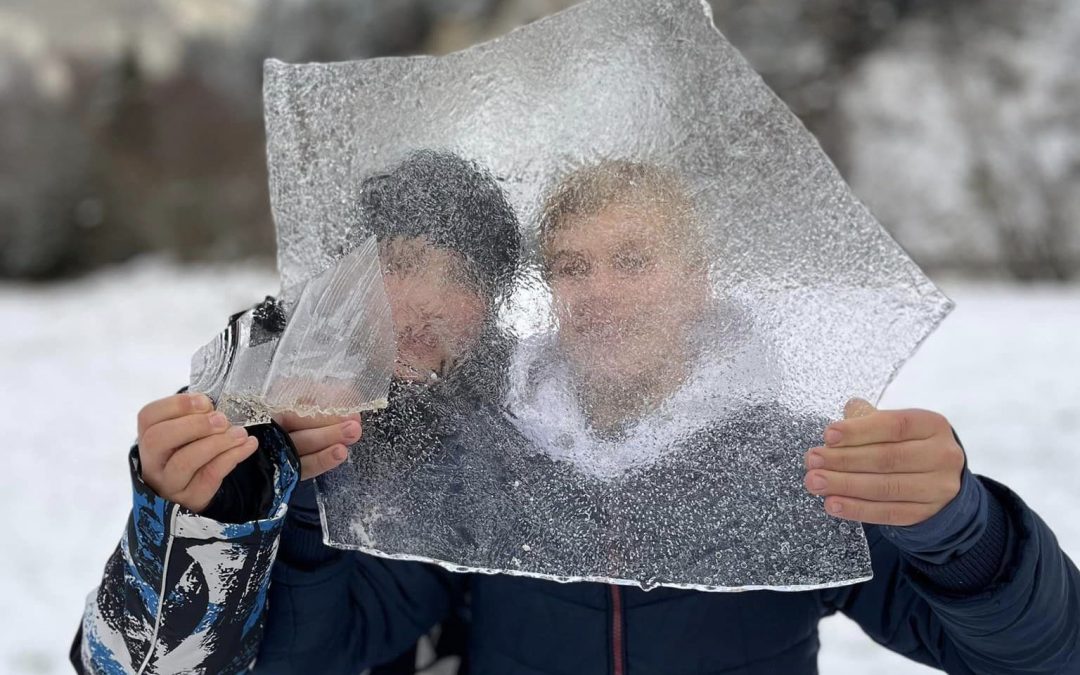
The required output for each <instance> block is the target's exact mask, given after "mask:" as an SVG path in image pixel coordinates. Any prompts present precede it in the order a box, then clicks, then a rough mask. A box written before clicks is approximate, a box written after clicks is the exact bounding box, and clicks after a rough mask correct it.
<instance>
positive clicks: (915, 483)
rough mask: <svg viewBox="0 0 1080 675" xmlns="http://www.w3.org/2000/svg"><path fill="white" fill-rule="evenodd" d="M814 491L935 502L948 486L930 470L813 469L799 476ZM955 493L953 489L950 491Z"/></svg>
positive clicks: (943, 494) (893, 499)
mask: <svg viewBox="0 0 1080 675" xmlns="http://www.w3.org/2000/svg"><path fill="white" fill-rule="evenodd" d="M803 481H804V483H805V484H806V488H807V489H808V490H809V491H810V492H812V493H813V494H816V495H822V496H824V495H840V496H844V497H855V498H857V499H865V500H868V501H876V502H918V503H920V504H938V503H941V502H942V500H944V499H946V496H947V495H948V493H949V491H950V490H951V489H952V486H951V485H949V484H948V482H947V481H945V480H944V477H939V476H938V475H937V474H930V473H841V472H838V471H824V470H821V469H815V470H813V471H811V472H809V473H807V474H806V477H805V478H804V479H803ZM952 494H953V495H955V494H956V492H955V491H952Z"/></svg>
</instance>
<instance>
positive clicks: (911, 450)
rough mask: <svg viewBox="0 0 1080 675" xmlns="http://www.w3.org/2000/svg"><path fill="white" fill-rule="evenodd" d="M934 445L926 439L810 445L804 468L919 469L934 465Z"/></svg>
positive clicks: (896, 471) (927, 469)
mask: <svg viewBox="0 0 1080 675" xmlns="http://www.w3.org/2000/svg"><path fill="white" fill-rule="evenodd" d="M937 454H938V453H937V448H936V446H934V445H932V444H931V443H929V442H927V441H904V442H903V443H875V444H873V445H861V446H856V447H852V448H830V447H828V446H825V447H816V448H810V451H809V452H807V453H806V458H805V465H806V468H807V469H830V470H832V471H844V472H848V473H919V472H923V471H930V470H932V469H935V468H937V465H938V458H937Z"/></svg>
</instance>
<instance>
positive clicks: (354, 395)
mask: <svg viewBox="0 0 1080 675" xmlns="http://www.w3.org/2000/svg"><path fill="white" fill-rule="evenodd" d="M395 354H396V349H395V346H394V334H393V327H392V324H391V320H390V305H389V303H388V302H387V299H386V293H385V291H384V289H383V285H382V275H381V270H380V265H379V258H378V253H377V249H376V243H375V239H374V238H373V237H368V238H367V239H366V240H364V241H363V242H361V243H360V244H359V245H358V246H357V247H356V248H355V249H353V250H352V251H351V252H350V253H349V254H348V255H346V256H345V257H343V258H342V259H341V260H339V261H338V262H337V263H336V264H335V265H334V266H333V267H331V268H329V269H327V270H325V271H323V272H322V273H321V274H319V275H317V276H315V277H312V278H310V279H308V280H306V281H303V282H300V283H299V284H297V285H295V286H293V287H291V288H287V289H285V290H284V291H283V292H282V293H281V296H280V297H279V298H277V299H272V298H267V300H266V301H265V302H263V303H262V304H260V305H258V306H256V307H255V308H253V309H250V310H248V311H246V312H241V313H239V314H236V315H234V316H233V317H232V319H231V320H230V321H229V325H228V326H227V327H226V329H225V330H224V331H223V332H222V333H221V334H219V335H218V336H217V337H216V338H215V339H214V340H212V341H211V342H209V343H208V344H206V345H205V346H203V347H202V348H201V349H199V350H198V351H197V352H196V353H195V355H194V356H193V357H192V359H191V383H190V386H189V388H190V390H191V391H200V392H204V393H206V394H208V395H210V397H211V398H213V400H214V401H216V403H217V408H218V410H221V411H222V412H224V413H225V414H226V415H227V416H228V417H229V421H230V422H232V423H233V424H240V425H247V424H258V423H261V422H266V421H268V420H269V419H270V417H271V416H272V415H273V414H275V413H279V412H285V411H292V412H296V413H299V414H301V415H311V414H316V413H322V414H330V415H347V414H351V413H357V412H362V411H366V410H375V409H378V408H382V407H385V406H386V397H387V395H388V389H389V386H390V377H391V374H392V372H393V369H394V358H395Z"/></svg>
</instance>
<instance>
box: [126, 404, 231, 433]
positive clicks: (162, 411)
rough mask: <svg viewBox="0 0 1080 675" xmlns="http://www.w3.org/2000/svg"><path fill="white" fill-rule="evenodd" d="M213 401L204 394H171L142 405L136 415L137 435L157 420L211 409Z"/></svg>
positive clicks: (161, 420)
mask: <svg viewBox="0 0 1080 675" xmlns="http://www.w3.org/2000/svg"><path fill="white" fill-rule="evenodd" d="M213 407H214V406H213V403H211V402H210V398H209V397H208V396H206V394H173V395H172V396H166V397H165V398H160V399H158V400H156V401H152V402H150V403H147V404H146V405H145V406H143V408H142V410H140V411H139V415H138V418H137V419H138V429H139V433H138V435H139V436H142V435H143V432H144V431H146V430H147V429H149V428H150V427H152V426H154V425H155V424H157V423H159V422H164V421H165V420H171V419H173V418H176V417H185V416H187V415H192V414H195V413H207V412H210V411H211V410H213Z"/></svg>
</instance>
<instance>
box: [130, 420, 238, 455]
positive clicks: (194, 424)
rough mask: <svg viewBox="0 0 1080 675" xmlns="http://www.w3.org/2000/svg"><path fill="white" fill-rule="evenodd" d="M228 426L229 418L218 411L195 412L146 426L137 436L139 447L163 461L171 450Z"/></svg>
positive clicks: (217, 432)
mask: <svg viewBox="0 0 1080 675" xmlns="http://www.w3.org/2000/svg"><path fill="white" fill-rule="evenodd" d="M228 428H229V420H228V419H227V418H226V417H225V415H223V414H222V413H220V412H212V413H196V414H193V415H185V416H183V417H175V418H172V419H167V420H165V421H163V422H158V423H157V424H153V425H151V426H149V427H147V428H146V429H145V430H144V431H143V433H142V434H141V435H140V436H139V447H140V448H142V449H143V450H145V451H147V452H150V453H153V454H154V455H155V456H156V457H157V458H158V459H159V460H161V461H162V462H164V459H167V456H166V457H161V456H160V455H167V454H171V453H172V451H173V450H176V449H177V448H181V447H183V446H185V445H187V444H188V443H193V442H195V441H197V440H199V439H200V438H205V437H207V436H213V435H214V434H219V433H221V432H222V431H225V430H226V429H228Z"/></svg>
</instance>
